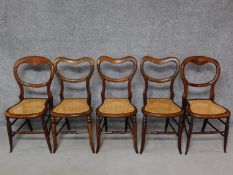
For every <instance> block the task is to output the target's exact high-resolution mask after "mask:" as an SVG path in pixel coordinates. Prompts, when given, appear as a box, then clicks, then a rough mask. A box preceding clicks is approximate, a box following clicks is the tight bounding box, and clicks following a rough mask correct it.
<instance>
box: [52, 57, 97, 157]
mask: <svg viewBox="0 0 233 175" xmlns="http://www.w3.org/2000/svg"><path fill="white" fill-rule="evenodd" d="M85 62H86V63H89V65H90V70H89V73H88V75H87V76H86V77H82V78H79V79H71V78H67V77H65V76H63V75H62V73H61V72H60V71H59V68H58V65H59V64H60V63H65V64H67V65H68V64H70V65H79V64H81V63H85ZM54 66H55V72H56V75H57V77H58V79H59V81H60V86H61V90H60V99H61V101H60V103H59V104H58V105H56V106H55V107H57V106H59V105H60V104H61V103H62V101H63V100H64V82H68V83H80V82H86V91H87V102H88V105H89V109H90V110H88V111H86V112H83V113H76V114H68V113H67V114H64V113H56V112H54V111H53V110H52V111H51V115H52V133H53V145H54V148H53V153H55V152H56V150H57V135H58V134H59V133H63V132H62V129H63V127H64V126H65V125H66V126H67V128H68V130H69V131H66V134H67V133H70V134H78V132H77V131H74V130H70V123H69V119H68V118H70V117H86V118H87V128H88V133H89V140H90V146H91V149H92V152H93V153H95V147H94V141H93V128H92V119H91V113H92V107H91V90H90V79H91V77H92V74H93V71H94V61H93V59H92V58H89V57H82V58H80V59H70V58H65V57H59V58H57V59H56V60H55V62H54ZM55 107H54V108H55ZM56 118H59V119H58V121H59V122H60V120H61V119H64V120H65V123H64V125H63V127H61V128H60V129H59V132H57V129H56V126H57V124H58V123H59V122H56V120H57V119H56Z"/></svg>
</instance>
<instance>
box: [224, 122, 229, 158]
mask: <svg viewBox="0 0 233 175" xmlns="http://www.w3.org/2000/svg"><path fill="white" fill-rule="evenodd" d="M228 132H229V118H227V119H226V124H225V132H224V153H226V152H227V140H228Z"/></svg>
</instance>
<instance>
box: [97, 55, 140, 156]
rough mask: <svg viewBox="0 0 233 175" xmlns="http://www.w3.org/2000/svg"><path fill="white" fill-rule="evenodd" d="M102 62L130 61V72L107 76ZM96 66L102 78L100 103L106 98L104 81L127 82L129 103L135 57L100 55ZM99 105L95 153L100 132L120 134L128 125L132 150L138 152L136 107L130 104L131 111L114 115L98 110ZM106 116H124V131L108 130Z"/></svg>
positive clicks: (98, 147)
mask: <svg viewBox="0 0 233 175" xmlns="http://www.w3.org/2000/svg"><path fill="white" fill-rule="evenodd" d="M103 62H109V63H111V64H122V63H125V62H131V63H132V64H133V67H132V71H131V73H130V74H129V75H128V76H126V77H122V78H113V77H109V76H107V75H105V74H104V73H103V71H102V68H101V64H102V63H103ZM97 68H98V72H99V75H100V77H101V79H102V92H101V97H102V104H103V103H104V100H105V99H106V96H105V93H106V81H108V82H114V83H121V82H128V100H129V102H130V103H131V99H132V90H131V82H132V79H133V77H134V75H135V73H136V70H137V61H136V59H135V58H134V57H132V56H127V57H124V58H111V57H108V56H101V57H100V58H99V59H98V62H97ZM102 104H101V105H102ZM131 104H132V103H131ZM101 105H100V106H99V107H98V108H97V110H96V114H97V121H96V134H97V148H96V153H98V152H99V149H100V135H101V133H108V134H119V133H120V134H122V133H126V132H127V130H128V127H129V128H130V131H131V132H132V135H133V146H134V150H135V152H136V153H138V148H137V120H136V113H137V109H136V107H135V106H134V105H133V104H132V106H133V107H134V110H133V112H130V113H125V114H117V115H116V114H105V113H102V112H100V110H99V108H100V107H101ZM107 118H125V131H108V126H107ZM129 119H130V121H131V125H130V122H129ZM102 121H103V122H102ZM102 123H103V124H102ZM103 127H105V132H103V131H102V130H103Z"/></svg>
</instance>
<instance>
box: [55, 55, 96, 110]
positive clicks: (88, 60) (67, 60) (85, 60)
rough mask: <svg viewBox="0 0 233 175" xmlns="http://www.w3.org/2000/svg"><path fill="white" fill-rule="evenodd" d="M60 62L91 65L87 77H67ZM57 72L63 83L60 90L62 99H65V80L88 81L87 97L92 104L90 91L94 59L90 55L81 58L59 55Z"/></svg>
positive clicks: (56, 65) (56, 64)
mask: <svg viewBox="0 0 233 175" xmlns="http://www.w3.org/2000/svg"><path fill="white" fill-rule="evenodd" d="M59 63H65V64H70V65H79V64H81V63H88V64H89V65H90V70H89V73H88V75H87V76H86V77H81V78H78V79H75V78H67V77H65V76H64V75H62V73H61V71H59V68H58V65H59ZM54 65H55V72H56V75H57V77H58V79H59V81H60V85H61V90H60V99H61V100H63V99H64V82H68V83H81V82H84V81H85V82H86V91H87V99H88V104H89V105H90V104H91V91H90V79H91V76H92V74H93V71H94V61H93V59H92V58H89V57H82V58H80V59H70V58H66V57H59V58H56V60H55V62H54Z"/></svg>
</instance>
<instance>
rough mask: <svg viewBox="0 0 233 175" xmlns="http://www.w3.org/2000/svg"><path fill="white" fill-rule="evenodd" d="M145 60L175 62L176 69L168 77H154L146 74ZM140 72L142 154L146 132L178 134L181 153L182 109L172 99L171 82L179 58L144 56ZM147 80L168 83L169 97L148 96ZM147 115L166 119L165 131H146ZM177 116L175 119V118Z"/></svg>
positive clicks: (174, 75) (175, 75) (176, 70)
mask: <svg viewBox="0 0 233 175" xmlns="http://www.w3.org/2000/svg"><path fill="white" fill-rule="evenodd" d="M146 62H150V63H153V64H157V65H162V64H167V63H175V65H176V69H175V71H174V74H173V75H172V76H170V77H168V78H160V79H158V78H154V77H151V76H149V75H148V74H146V72H145V68H144V67H145V66H144V64H145V63H146ZM140 66H141V73H142V76H143V78H144V81H145V88H144V92H143V100H144V106H143V107H142V113H143V122H142V140H141V150H140V153H141V154H142V152H143V150H144V145H145V137H146V134H147V133H148V134H176V135H177V136H178V149H179V152H180V154H182V150H181V139H182V128H183V111H182V109H181V108H180V107H179V106H178V105H177V104H176V103H175V102H174V101H173V99H174V90H173V84H174V81H175V79H176V77H177V75H178V73H179V70H180V63H179V60H178V59H177V58H175V57H167V58H164V59H157V58H153V57H150V56H145V57H143V58H142V60H141V64H140ZM149 82H154V83H159V84H161V83H167V82H169V83H170V98H148V97H147V92H148V84H149ZM147 117H153V118H154V117H158V118H164V119H166V124H165V131H152V132H147ZM177 117H178V118H179V121H177V120H176V119H175V118H177ZM170 119H172V120H173V122H174V123H175V124H176V125H177V126H178V132H177V131H176V130H175V128H174V126H173V125H172V123H171V122H170ZM168 126H170V127H171V129H172V131H168V130H167V129H168Z"/></svg>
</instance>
